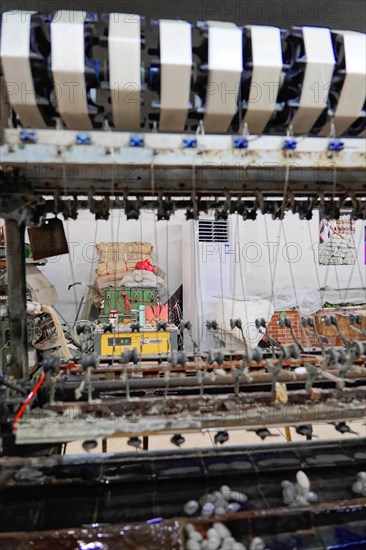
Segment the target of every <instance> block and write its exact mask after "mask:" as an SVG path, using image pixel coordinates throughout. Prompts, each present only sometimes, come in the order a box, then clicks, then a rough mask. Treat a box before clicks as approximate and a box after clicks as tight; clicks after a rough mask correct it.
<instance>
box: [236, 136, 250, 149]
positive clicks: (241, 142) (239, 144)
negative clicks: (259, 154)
mask: <svg viewBox="0 0 366 550" xmlns="http://www.w3.org/2000/svg"><path fill="white" fill-rule="evenodd" d="M248 145H249V141H248V140H247V138H246V137H234V139H233V146H234V148H235V149H248Z"/></svg>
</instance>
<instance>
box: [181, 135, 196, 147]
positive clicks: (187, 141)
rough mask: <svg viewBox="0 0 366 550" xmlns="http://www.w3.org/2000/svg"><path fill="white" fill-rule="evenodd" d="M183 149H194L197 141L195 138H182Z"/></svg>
mask: <svg viewBox="0 0 366 550" xmlns="http://www.w3.org/2000/svg"><path fill="white" fill-rule="evenodd" d="M183 147H184V148H185V149H195V148H196V147H197V140H196V139H195V138H184V139H183Z"/></svg>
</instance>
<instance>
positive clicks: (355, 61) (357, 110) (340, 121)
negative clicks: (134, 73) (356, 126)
mask: <svg viewBox="0 0 366 550" xmlns="http://www.w3.org/2000/svg"><path fill="white" fill-rule="evenodd" d="M334 32H335V33H336V34H341V35H343V44H344V55H345V65H346V67H345V68H346V76H345V79H344V82H343V86H342V90H341V93H340V96H339V101H338V105H337V107H336V111H335V114H334V118H333V121H332V122H333V123H334V127H335V131H336V135H338V136H339V135H341V134H342V133H343V132H345V131H346V130H347V129H348V128H349V127H350V126H351V124H352V123H353V122H355V120H357V119H358V118H359V116H360V114H361V111H362V108H363V105H364V102H365V96H366V35H365V34H362V33H359V32H353V31H334ZM329 132H330V124H327V125H326V126H325V127H324V128H323V130H322V133H321V135H328V134H329Z"/></svg>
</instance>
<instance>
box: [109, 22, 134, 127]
mask: <svg viewBox="0 0 366 550" xmlns="http://www.w3.org/2000/svg"><path fill="white" fill-rule="evenodd" d="M108 54H109V83H110V87H111V100H112V112H113V122H114V125H115V127H116V128H118V129H119V130H138V129H139V128H140V119H141V107H140V96H141V20H140V17H139V16H137V15H134V16H131V15H126V14H122V13H111V14H109V32H108Z"/></svg>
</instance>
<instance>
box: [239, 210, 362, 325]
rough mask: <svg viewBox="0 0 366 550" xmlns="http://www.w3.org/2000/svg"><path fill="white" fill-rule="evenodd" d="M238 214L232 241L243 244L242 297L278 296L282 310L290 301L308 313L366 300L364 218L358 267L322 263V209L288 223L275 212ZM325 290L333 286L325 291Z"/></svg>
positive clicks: (357, 243)
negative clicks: (254, 217)
mask: <svg viewBox="0 0 366 550" xmlns="http://www.w3.org/2000/svg"><path fill="white" fill-rule="evenodd" d="M232 218H235V219H233V220H232V225H231V227H232V242H234V243H236V247H237V248H236V249H235V250H236V254H235V255H232V256H233V257H231V258H230V259H231V261H232V262H233V263H234V268H233V269H232V288H233V293H234V294H235V295H236V296H238V297H242V296H243V294H244V293H245V294H246V295H247V296H257V297H263V298H268V297H272V296H275V298H276V300H275V308H276V309H285V307H284V306H285V305H286V303H288V306H291V307H293V306H295V305H299V306H300V308H301V309H302V310H303V312H304V314H306V313H307V312H309V313H310V310H313V311H316V309H318V307H316V306H317V305H318V304H319V307H321V305H322V303H323V302H325V301H329V302H332V303H342V302H348V301H353V302H356V303H366V292H365V290H364V289H365V287H366V267H365V265H364V222H363V221H361V220H359V221H357V222H356V232H355V237H354V241H355V247H356V262H355V265H354V266H348V265H344V266H343V265H342V266H322V265H319V262H318V242H319V214H318V212H314V214H313V218H312V220H310V221H307V220H303V221H301V220H300V219H299V217H298V216H297V215H293V214H292V213H287V214H286V217H285V220H284V221H283V222H281V221H279V220H273V219H272V218H271V216H269V215H266V216H262V215H258V217H257V220H256V221H255V222H253V221H245V222H244V221H243V220H242V219H241V218H240V219H238V218H237V217H232ZM238 249H239V250H240V251H241V252H240V254H241V256H240V257H241V262H240V263H239V261H238V259H239V258H238V257H239V253H238V252H237V250H238ZM234 257H235V259H234ZM271 272H272V277H271ZM241 274H242V275H243V279H244V285H242V282H241ZM294 286H295V290H294ZM243 287H244V292H243ZM322 288H326V289H327V290H324V291H320V290H319V289H322Z"/></svg>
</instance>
